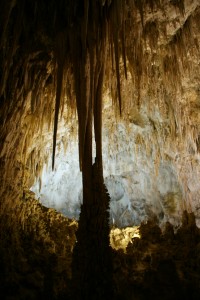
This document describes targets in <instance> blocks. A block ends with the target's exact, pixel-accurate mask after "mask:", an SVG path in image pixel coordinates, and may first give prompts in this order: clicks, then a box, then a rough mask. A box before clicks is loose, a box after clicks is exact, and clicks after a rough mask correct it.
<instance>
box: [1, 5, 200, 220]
mask: <svg viewBox="0 0 200 300" xmlns="http://www.w3.org/2000/svg"><path fill="white" fill-rule="evenodd" d="M66 3H67V4H66ZM0 28H1V33H0V119H1V125H0V126H1V129H0V141H1V143H0V163H1V177H2V188H1V196H2V197H3V198H5V197H7V196H5V195H7V193H8V190H9V191H10V193H11V192H12V193H13V194H20V193H22V190H23V188H24V187H26V188H30V187H31V186H32V185H33V183H34V180H35V178H40V177H42V172H43V167H44V165H45V163H46V164H48V165H49V168H51V166H50V165H51V162H50V163H49V161H52V159H53V167H54V168H56V159H58V160H59V157H58V156H59V154H58V153H59V151H61V152H63V153H65V152H66V153H67V151H68V152H69V154H70V155H71V156H69V161H70V160H73V159H74V160H75V161H76V163H75V166H76V168H77V172H78V168H79V166H80V168H81V166H82V159H83V155H84V151H83V149H84V144H85V132H86V127H87V122H88V118H89V117H88V116H89V111H90V109H91V107H93V116H94V119H95V116H96V117H98V111H101V110H102V114H103V121H102V135H103V159H104V176H105V178H106V179H105V181H106V183H107V186H110V189H111V190H112V189H115V191H113V194H112V195H114V194H115V195H116V197H115V198H116V199H117V198H119V199H118V200H120V199H121V198H120V193H122V194H123V193H124V194H123V201H122V203H121V205H122V206H123V208H124V207H126V208H127V207H130V205H133V202H131V201H130V198H131V197H132V198H134V201H135V202H134V205H135V206H136V207H138V210H144V207H143V206H144V203H143V202H142V201H144V199H149V200H148V201H149V202H148V201H147V202H148V209H152V208H151V207H152V206H154V208H153V209H152V211H153V212H154V213H155V214H162V213H163V212H164V215H165V217H166V218H167V217H170V218H171V220H175V221H174V222H175V223H176V221H177V220H178V218H179V217H180V215H181V212H182V210H184V209H188V210H189V211H191V210H192V211H194V212H195V215H196V218H197V220H198V221H199V220H200V215H199V212H198V211H199V208H200V204H199V199H200V198H199V196H200V184H199V173H200V167H199V160H200V156H199V151H200V125H199V124H200V123H199V121H200V115H199V113H200V84H199V82H200V80H199V79H200V78H199V77H200V72H199V71H200V70H199V68H200V60H199V47H200V4H199V1H198V0H196V1H195V0H194V1H192V0H185V1H181V0H179V1H178V0H177V1H176V0H174V1H168V0H164V1H159V0H157V1H154V0H146V1H137V0H135V1H129V0H127V1H120V0H109V1H108V0H107V1H106V0H104V1H103V0H101V1H100V0H98V1H96V2H92V1H89V0H86V1H82V2H81V1H78V0H76V1H48V2H46V1H41V0H40V1H23V0H18V1H15V0H9V1H2V8H1V12H0ZM101 77H102V79H101V80H100V79H99V78H101ZM83 78H84V80H83ZM100 81H102V82H103V85H102V88H100V87H99V86H98V84H99V82H100ZM95 93H96V94H97V96H95V97H96V98H95V97H94V95H95ZM99 94H102V108H101V105H100V104H99V103H100V102H98V101H99V100H98V99H100V98H101V97H100V96H101V95H100V96H98V95H99ZM94 99H95V100H94ZM93 102H94V103H93ZM95 105H96V106H95ZM95 107H96V109H95ZM100 129H101V128H100ZM98 130H99V129H98V128H97V129H96V130H95V132H96V139H98ZM73 141H75V143H74V142H73ZM70 143H71V144H72V143H74V145H79V154H78V152H77V154H76V157H75V158H74V156H73V155H74V154H73V153H72V152H73V151H72V152H71V150H70ZM56 145H57V147H56ZM77 147H78V146H77ZM74 148H76V146H74ZM59 149H60V150H59ZM52 153H53V158H51V156H52ZM120 153H121V154H120ZM120 155H121V156H120ZM70 157H71V158H70ZM72 157H73V159H72ZM125 157H126V158H125ZM78 159H79V165H78V162H77V160H78ZM109 159H110V160H109ZM57 167H58V165H57ZM70 172H71V170H70ZM76 176H78V175H77V173H76ZM76 176H75V177H74V178H76V179H77V178H78V177H76ZM65 180H67V179H66V178H65V179H64V181H65ZM77 180H79V179H77ZM68 182H70V184H71V186H73V184H74V183H73V182H71V181H70V180H68ZM79 182H80V180H79ZM129 182H130V184H129ZM138 182H139V186H140V187H138ZM70 184H68V185H66V186H67V188H70ZM79 185H80V184H79ZM131 186H132V187H131ZM124 190H125V192H126V193H125V192H124ZM79 194H80V189H78V188H77V197H79ZM133 195H134V197H133ZM69 197H70V196H69ZM113 197H114V196H113ZM8 198H9V197H8ZM111 198H112V197H111ZM153 198H156V201H154V200H153ZM77 199H79V198H77ZM127 199H129V200H127ZM142 199H143V200H142ZM77 201H78V200H77ZM112 203H114V202H112ZM112 203H111V204H112ZM112 205H113V206H112V209H113V211H112V212H113V216H115V215H120V214H121V215H122V213H123V211H125V210H121V211H120V212H118V210H119V206H116V204H112ZM132 213H133V211H132ZM126 214H127V212H126V211H125V214H124V218H126V219H127V218H132V217H130V214H129V215H128V216H127V215H126ZM144 215H145V214H144ZM136 219H137V218H136ZM131 220H132V219H131ZM141 220H142V219H139V221H141ZM139 221H137V222H139ZM137 222H136V223H137ZM199 222H200V221H199ZM122 223H123V222H122ZM123 224H124V225H127V224H125V223H123Z"/></svg>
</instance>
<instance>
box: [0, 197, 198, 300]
mask: <svg viewBox="0 0 200 300" xmlns="http://www.w3.org/2000/svg"><path fill="white" fill-rule="evenodd" d="M18 209H19V211H17V210H16V211H15V215H17V214H18V213H19V212H20V214H21V215H20V217H18V219H15V226H13V225H12V226H11V225H9V224H10V223H9V222H10V217H8V216H7V217H6V218H4V220H3V219H1V243H0V257H1V263H0V269H1V272H0V296H1V299H5V300H7V299H8V300H14V299H15V300H17V299H19V300H22V299H33V300H35V299H55V300H57V299H69V295H70V279H71V268H70V266H71V260H72V251H73V246H74V243H75V241H76V236H75V232H76V229H77V226H78V224H77V222H76V221H73V220H69V219H67V218H65V217H64V216H62V215H61V214H58V213H57V212H56V211H55V210H54V209H47V208H45V207H43V206H42V205H41V204H40V203H38V202H37V201H36V200H34V199H32V198H31V197H29V198H28V199H25V201H24V202H23V203H21V205H19V207H18ZM13 224H14V223H13ZM112 230H115V232H116V233H117V234H116V239H115V240H112V241H111V245H112V246H114V245H115V248H117V249H118V250H116V249H113V251H112V257H113V285H114V291H115V299H129V300H130V299H138V300H143V299H145V300H146V299H159V300H160V299H162V300H163V299H164V300H165V299H166V300H171V299H195V300H196V299H199V293H200V230H199V228H198V227H197V226H196V223H195V218H194V215H193V214H189V213H187V212H184V213H183V219H182V226H181V227H180V228H179V229H178V230H177V231H176V232H174V229H173V226H172V225H171V224H170V223H166V226H165V230H163V231H162V230H161V229H160V227H159V226H158V224H157V221H156V219H154V220H149V221H148V222H147V223H146V224H141V225H140V227H139V228H131V227H129V228H123V229H118V228H115V229H112ZM112 230H111V232H112ZM126 234H127V236H126ZM120 235H123V236H121V237H120ZM119 237H120V239H121V240H120V239H119ZM122 237H123V238H122ZM120 243H121V246H120ZM125 246H127V247H126V249H125V248H124V247H125ZM45 297H46V298H45Z"/></svg>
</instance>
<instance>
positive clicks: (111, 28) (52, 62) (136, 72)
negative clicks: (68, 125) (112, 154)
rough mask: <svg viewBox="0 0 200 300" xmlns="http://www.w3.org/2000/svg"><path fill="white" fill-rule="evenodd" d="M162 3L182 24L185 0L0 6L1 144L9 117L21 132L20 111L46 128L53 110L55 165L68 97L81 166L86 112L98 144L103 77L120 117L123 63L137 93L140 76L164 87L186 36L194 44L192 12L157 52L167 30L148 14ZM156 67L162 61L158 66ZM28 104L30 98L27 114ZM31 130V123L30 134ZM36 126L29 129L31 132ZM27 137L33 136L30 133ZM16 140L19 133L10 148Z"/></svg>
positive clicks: (183, 52)
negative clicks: (112, 87)
mask: <svg viewBox="0 0 200 300" xmlns="http://www.w3.org/2000/svg"><path fill="white" fill-rule="evenodd" d="M167 5H172V6H175V7H177V8H178V10H177V13H181V15H182V18H183V19H184V17H183V15H184V13H185V7H184V1H182V0H177V1H169V2H168V1H166V4H165V5H162V3H161V1H160V0H143V1H138V0H135V1H130V0H126V1H123V0H98V1H92V0H85V1H78V0H76V1H67V4H66V2H65V1H59V2H58V1H49V3H48V4H47V3H46V1H44V0H43V1H34V2H32V1H23V0H21V1H17V2H16V1H12V0H10V1H4V2H3V5H2V9H1V12H0V25H1V28H2V34H1V36H0V51H1V52H0V53H1V61H0V68H1V74H2V75H1V78H0V82H1V84H0V100H1V118H3V120H4V123H3V126H2V130H1V136H0V138H1V139H2V141H3V142H4V141H5V139H6V132H7V130H10V128H11V127H9V125H8V124H9V123H10V122H12V119H13V118H15V123H16V127H17V126H18V127H19V125H20V124H21V123H22V122H21V119H22V114H23V113H26V112H27V111H29V110H30V114H31V115H32V118H31V120H32V124H34V123H38V124H40V126H42V123H43V122H46V121H48V122H49V124H50V125H51V123H52V115H53V113H54V117H53V119H54V138H53V165H54V157H55V148H56V133H57V127H58V120H59V111H60V110H62V108H63V107H65V106H64V102H65V101H66V98H67V104H68V105H70V106H71V107H72V108H73V110H76V109H77V113H78V119H79V148H80V151H79V152H80V166H81V165H82V157H83V151H84V144H85V134H86V129H87V124H88V118H89V114H90V112H91V111H92V116H93V118H94V127H95V136H96V143H97V144H98V145H101V141H100V140H101V106H102V100H101V98H102V84H103V79H104V74H105V73H106V74H105V75H106V80H107V79H108V80H110V81H111V82H112V77H113V73H114V74H115V78H116V80H115V82H116V90H117V93H116V94H117V95H118V100H116V99H115V101H114V102H115V104H117V106H118V107H119V111H120V112H122V111H123V107H125V106H126V105H125V103H124V102H125V100H124V99H123V98H122V97H121V86H120V78H121V76H122V74H121V73H122V72H121V69H122V68H121V61H122V62H123V66H124V67H123V69H124V73H125V77H127V68H128V67H129V69H130V71H131V75H132V78H133V81H134V82H135V83H136V89H137V90H136V93H138V94H140V93H139V92H137V91H139V90H140V89H141V88H142V85H143V84H144V82H145V78H147V77H148V78H155V82H156V80H157V78H158V77H159V78H160V72H161V77H162V76H163V81H164V82H167V85H166V86H169V85H171V84H172V83H173V84H174V85H176V86H177V85H178V84H179V82H178V78H180V65H181V66H182V67H184V68H187V64H186V60H185V58H186V56H187V54H188V49H189V46H188V43H187V39H188V38H189V36H190V42H191V40H192V36H193V35H191V32H192V31H191V28H192V30H193V29H194V26H193V25H192V26H191V23H192V24H193V21H194V22H196V24H197V21H198V12H199V11H198V9H197V11H196V13H195V14H194V17H193V16H191V17H190V16H188V18H187V19H185V22H183V26H182V27H181V28H180V30H179V31H178V32H176V34H175V35H174V37H173V38H172V39H171V40H170V41H168V44H167V45H165V46H166V49H167V50H166V49H164V50H163V48H162V47H159V41H160V39H159V37H160V35H162V34H163V32H164V30H163V28H161V27H159V25H158V24H159V21H158V20H156V17H155V19H154V20H150V21H149V15H150V14H151V12H152V11H158V10H160V11H161V12H162V11H164V10H165V8H166V7H167ZM195 15H196V16H197V17H195ZM155 16H156V14H155ZM30 19H31V20H32V22H30ZM162 25H163V22H162ZM164 25H165V24H164ZM196 28H197V26H196ZM185 29H187V30H185ZM161 33H162V34H161ZM194 43H195V38H194ZM194 43H193V44H194ZM145 45H146V46H145ZM183 46H184V47H183ZM197 46H198V45H197ZM197 46H196V48H198V47H197ZM149 47H150V49H151V50H152V51H150V55H149V53H147V52H145V51H146V49H147V50H148V48H149ZM168 50H169V51H168ZM189 50H190V49H189ZM155 51H156V53H157V54H156V55H157V60H156V61H155V56H156V55H155ZM193 51H194V48H193ZM160 58H161V59H160ZM127 61H128V64H129V66H127ZM158 62H159V63H160V62H161V66H159V68H157V63H158ZM108 66H109V67H108ZM108 69H111V70H112V72H108ZM158 69H159V70H158ZM168 74H170V76H169V75H168ZM109 76H110V77H111V78H109ZM142 78H144V79H143V80H142ZM176 83H177V84H176ZM108 85H109V84H108ZM152 86H153V85H152ZM55 90H56V92H55ZM27 99H29V100H30V109H29V107H27V106H29V105H28V104H27V103H28V102H27ZM54 102H55V105H54ZM53 106H54V107H53ZM60 108H61V109H60ZM19 110H20V113H19ZM2 111H3V112H4V113H2ZM16 116H17V120H16ZM22 126H23V124H22ZM31 126H32V125H30V126H28V128H29V129H28V130H29V132H30V131H31V128H30V127H31ZM36 127H37V126H36V125H35V124H34V125H33V128H32V131H33V132H34V130H36V129H35V128H36ZM27 136H30V138H31V137H32V134H28V135H27ZM18 140H19V137H17V136H16V139H15V143H14V144H15V145H17V143H18ZM27 143H28V141H27V142H26V144H27ZM22 151H23V149H22ZM100 151H101V149H99V152H100Z"/></svg>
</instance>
